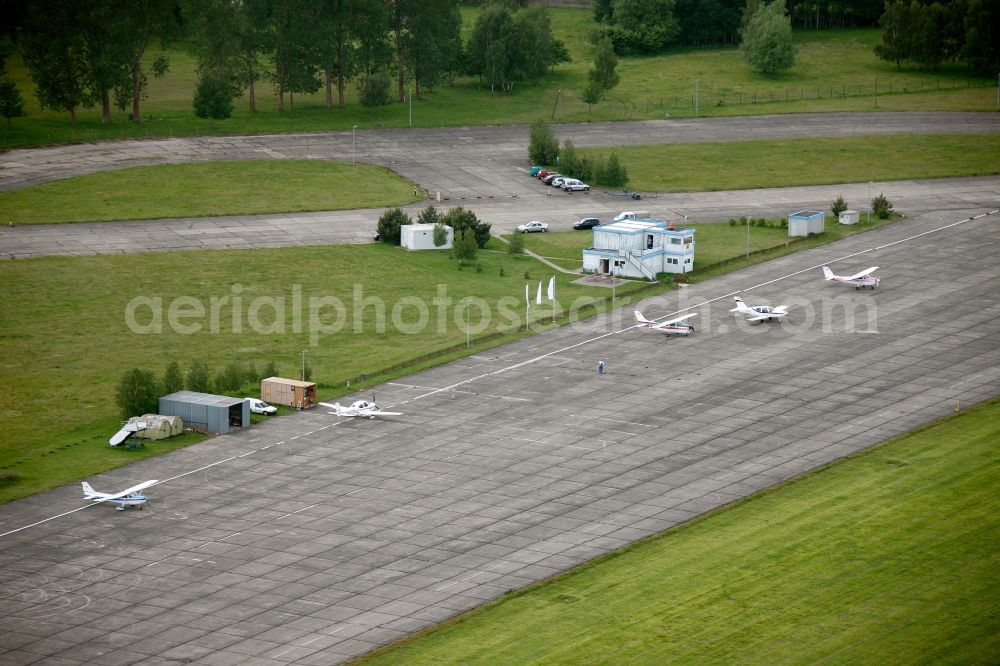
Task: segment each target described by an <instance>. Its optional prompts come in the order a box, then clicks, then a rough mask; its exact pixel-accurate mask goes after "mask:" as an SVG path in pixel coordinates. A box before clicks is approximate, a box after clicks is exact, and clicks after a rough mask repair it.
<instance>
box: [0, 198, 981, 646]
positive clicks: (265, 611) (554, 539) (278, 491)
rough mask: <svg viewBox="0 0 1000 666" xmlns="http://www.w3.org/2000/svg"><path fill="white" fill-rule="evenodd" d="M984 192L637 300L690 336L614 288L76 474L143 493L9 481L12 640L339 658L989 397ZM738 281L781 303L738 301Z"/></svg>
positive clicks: (1, 566) (7, 565)
mask: <svg viewBox="0 0 1000 666" xmlns="http://www.w3.org/2000/svg"><path fill="white" fill-rule="evenodd" d="M995 208H996V207H995V206H994V207H993V208H990V209H984V208H975V209H964V210H962V209H956V210H940V211H930V212H928V213H927V214H924V215H921V216H919V217H917V218H915V219H910V220H905V221H902V222H900V223H897V224H894V225H890V226H888V227H884V228H881V229H878V230H875V231H871V232H867V233H863V234H858V235H855V236H852V237H851V238H848V239H845V240H843V241H839V242H837V243H834V244H831V245H826V246H823V247H819V248H814V249H810V250H806V251H802V252H799V253H795V254H792V255H788V256H786V257H783V258H780V259H776V260H773V261H770V262H767V263H765V264H760V265H757V266H754V267H752V268H749V269H746V270H743V271H740V272H738V273H732V274H729V275H726V276H723V277H720V278H716V279H712V280H708V281H706V282H704V283H701V284H699V285H696V286H691V287H686V288H683V289H681V290H679V291H675V292H671V293H670V294H667V295H663V296H659V297H656V298H653V299H649V300H647V301H644V302H642V303H641V308H642V310H643V312H644V314H646V316H648V317H650V318H654V317H655V318H661V317H666V316H668V315H670V314H672V313H675V312H678V311H681V310H683V309H688V308H695V309H696V311H697V312H698V313H699V316H698V317H697V318H696V325H697V331H696V332H695V333H694V334H693V335H691V336H690V337H688V338H669V339H667V338H665V337H664V336H663V335H662V334H659V333H656V332H653V331H649V330H640V329H635V328H634V327H633V323H634V322H633V321H632V319H631V309H632V308H631V307H625V308H622V309H621V310H619V311H617V312H616V314H615V315H611V316H609V317H607V318H593V319H588V320H585V321H582V322H578V323H576V324H573V325H570V326H566V327H563V328H560V329H556V330H552V331H548V332H545V333H541V334H539V335H535V336H532V337H530V338H526V339H523V340H521V341H519V342H516V343H513V344H511V345H506V346H504V347H500V348H497V349H494V350H491V351H489V352H484V353H480V354H477V355H475V356H470V357H467V358H465V359H462V360H459V361H455V362H453V363H449V364H447V365H443V366H440V367H437V368H434V369H431V370H427V371H425V372H421V373H417V374H415V375H412V376H409V377H405V378H400V379H398V380H397V381H395V382H393V383H390V384H386V385H382V386H379V387H376V388H374V389H373V391H374V392H375V394H376V396H377V400H378V402H379V404H380V405H382V406H383V407H392V408H394V410H396V411H400V412H403V413H404V416H401V417H398V418H394V419H385V420H376V421H369V420H356V421H351V420H340V419H337V418H336V417H333V416H331V415H329V414H328V413H326V411H320V410H314V411H311V412H306V413H301V414H295V415H291V416H287V417H281V418H278V419H274V420H272V421H268V422H266V423H264V424H262V425H259V426H255V427H254V428H252V429H251V430H249V431H247V432H245V433H240V434H235V435H228V436H223V437H218V438H215V439H212V440H210V441H206V442H204V443H201V444H198V445H194V446H192V447H189V448H187V449H184V450H181V451H177V452H175V453H172V454H168V455H165V456H162V457H159V458H154V459H149V460H146V461H143V462H140V463H136V464H134V465H131V466H128V467H125V468H120V469H117V470H114V471H112V472H109V473H107V474H103V475H101V476H100V477H97V478H96V479H90V481H91V483H92V484H93V485H94V486H95V487H98V488H101V489H107V488H114V487H121V488H124V487H127V485H132V484H134V483H137V482H139V481H143V480H145V479H152V478H156V479H161V480H162V481H163V483H161V484H160V485H158V486H155V487H153V488H151V489H149V491H148V494H149V495H150V496H151V497H152V499H151V500H150V502H149V503H148V504H147V505H146V508H145V510H143V511H124V512H117V511H114V510H113V509H112V508H111V507H107V506H91V507H88V508H86V509H85V510H80V511H76V512H73V513H69V514H67V515H63V516H61V517H58V518H53V519H51V520H46V519H47V518H50V517H53V516H56V515H57V514H62V513H65V512H68V511H71V510H73V509H75V508H77V507H79V506H81V504H82V502H81V500H80V492H79V487H78V486H72V487H65V488H61V489H59V490H56V491H52V492H49V493H44V494H41V495H38V496H35V497H31V498H27V499H25V500H22V501H18V502H14V503H11V504H8V505H5V506H2V507H0V534H3V536H0V576H2V578H0V600H2V601H0V608H2V610H3V612H2V619H0V634H2V636H3V638H2V639H0V660H2V662H3V663H15V664H31V663H51V664H67V665H68V664H101V665H109V666H110V665H112V664H154V663H181V662H184V663H195V664H206V665H209V664H215V665H222V664H261V665H265V664H266V665H271V664H273V665H277V664H331V663H340V662H343V661H346V660H347V659H349V658H351V657H353V656H357V655H360V654H363V653H365V652H367V651H370V650H371V649H374V648H376V647H378V646H380V645H384V644H386V643H389V642H391V641H393V640H395V639H397V638H400V637H403V636H406V635H408V634H410V633H412V632H414V631H416V630H418V629H421V628H423V627H426V626H429V625H431V624H433V623H435V622H438V621H441V620H443V619H446V618H449V617H452V616H454V615H455V614H456V613H460V612H462V611H464V610H467V609H470V608H474V607H476V606H478V605H481V604H482V603H484V602H486V601H488V600H491V599H495V598H497V597H498V596H500V595H502V594H504V593H505V592H506V591H508V590H513V589H519V588H521V587H524V586H525V585H528V584H531V583H533V582H536V581H539V580H543V579H545V578H547V577H549V576H552V575H554V574H557V573H559V572H561V571H564V570H566V569H567V568H570V567H572V566H575V565H577V564H580V563H582V562H585V561H587V560H589V559H592V558H593V557H596V556H598V555H601V554H604V553H607V552H609V551H612V550H614V549H616V548H619V547H621V546H624V545H626V544H629V543H632V542H634V541H635V540H637V539H641V538H643V537H646V536H649V535H652V534H656V533H658V532H661V531H662V530H664V529H668V528H670V527H672V526H675V525H677V524H680V523H683V522H685V521H687V520H689V519H691V518H692V517H694V516H697V515H700V514H702V513H704V512H706V511H710V510H712V509H715V508H718V507H720V506H723V505H725V504H727V503H729V502H732V501H734V500H736V499H739V498H741V497H745V496H747V495H749V494H751V493H753V492H755V491H757V490H759V489H762V488H766V487H769V486H771V485H774V484H775V483H779V482H781V481H783V480H786V479H790V478H793V477H795V476H798V475H800V474H802V473H803V472H806V471H809V470H812V469H815V468H817V467H820V466H822V465H825V464H827V463H829V462H831V461H835V460H837V459H839V458H841V457H843V456H846V455H850V454H852V453H855V452H857V451H861V450H863V449H865V448H867V447H870V446H872V445H874V444H876V443H878V442H881V441H884V440H885V439H887V438H889V437H892V436H894V435H897V434H901V433H904V432H907V431H909V430H911V429H913V428H914V427H916V426H919V425H921V424H924V423H927V422H928V421H931V420H933V419H936V418H940V417H943V416H946V415H948V414H951V413H954V411H955V410H956V409H959V408H961V407H962V406H968V405H971V404H973V403H976V402H979V401H981V400H984V399H987V398H990V397H993V396H996V395H997V394H1000V265H998V264H997V262H996V257H997V256H998V254H1000V233H998V224H1000V213H997V212H996V210H995ZM827 263H829V264H830V266H831V268H833V269H834V271H835V272H838V273H851V272H856V271H858V270H861V269H863V268H866V267H868V266H873V265H878V266H880V267H881V269H880V271H879V274H880V277H881V278H882V284H881V286H880V287H879V288H878V289H876V290H873V291H872V290H869V291H855V290H854V289H852V288H849V287H844V286H842V285H833V284H828V283H825V282H824V281H823V280H822V277H821V274H820V270H819V266H822V265H825V264H827ZM737 293H739V294H741V295H742V297H743V298H744V299H745V300H746V301H747V302H748V304H751V305H756V304H769V305H778V304H788V305H789V306H790V312H791V314H790V317H789V319H790V321H788V322H785V323H782V324H747V323H745V322H743V321H742V320H739V319H734V318H733V317H732V316H731V315H730V313H729V312H728V310H729V308H730V307H732V295H734V294H737ZM598 360H604V361H605V362H606V364H607V373H606V374H604V375H599V374H598V373H597V372H596V364H597V362H598ZM357 397H358V398H360V397H364V398H368V397H370V394H369V393H365V394H364V395H359V396H357ZM351 399H355V398H351ZM43 520H46V522H40V523H39V521H43ZM33 523H39V524H37V525H35V526H33V527H30V528H27V529H19V528H22V527H25V526H26V525H30V524H33ZM13 530H18V531H13Z"/></svg>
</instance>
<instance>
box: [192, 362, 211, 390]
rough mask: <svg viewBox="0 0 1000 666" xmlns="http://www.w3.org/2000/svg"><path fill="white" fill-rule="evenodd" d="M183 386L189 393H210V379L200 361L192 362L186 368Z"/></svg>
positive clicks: (206, 369) (205, 367)
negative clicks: (184, 385)
mask: <svg viewBox="0 0 1000 666" xmlns="http://www.w3.org/2000/svg"><path fill="white" fill-rule="evenodd" d="M185 384H186V385H187V389H188V390H189V391H198V392H199V393H207V392H208V391H211V390H212V378H211V376H210V375H209V373H208V366H207V365H206V364H204V363H201V362H200V361H193V362H192V363H191V365H190V366H189V367H188V371H187V381H186V382H185Z"/></svg>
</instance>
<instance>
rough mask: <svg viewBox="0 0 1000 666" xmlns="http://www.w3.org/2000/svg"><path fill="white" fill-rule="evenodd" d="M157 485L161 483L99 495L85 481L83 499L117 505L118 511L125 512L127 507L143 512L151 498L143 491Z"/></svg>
mask: <svg viewBox="0 0 1000 666" xmlns="http://www.w3.org/2000/svg"><path fill="white" fill-rule="evenodd" d="M157 483H159V481H157V480H156V479H153V480H151V481H143V482H142V483H140V484H139V485H137V486H132V487H131V488H127V489H125V490H123V491H121V492H120V493H99V492H97V491H96V490H94V489H93V488H91V487H90V484H89V483H87V482H86V481H83V482H82V485H83V499H89V500H93V501H94V502H95V503H98V502H111V503H112V504H117V506H116V507H115V509H116V510H118V511H124V510H125V507H127V506H134V507H138V508H139V510H140V511H142V505H143V504H145V503H146V502H147V501H149V498H148V497H146V496H145V495H143V494H141V491H143V490H145V489H146V488H149V487H150V486H153V485H156V484H157Z"/></svg>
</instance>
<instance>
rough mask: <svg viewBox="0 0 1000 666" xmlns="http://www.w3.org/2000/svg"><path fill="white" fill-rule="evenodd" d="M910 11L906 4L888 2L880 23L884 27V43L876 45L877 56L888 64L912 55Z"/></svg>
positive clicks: (898, 65)
mask: <svg viewBox="0 0 1000 666" xmlns="http://www.w3.org/2000/svg"><path fill="white" fill-rule="evenodd" d="M909 16H910V9H909V7H908V6H907V5H906V3H904V2H901V1H900V0H896V1H895V2H887V3H886V5H885V12H884V13H883V14H882V18H880V19H879V23H880V24H881V25H882V43H881V44H876V45H875V55H877V56H878V57H879V58H881V59H882V60H885V61H887V62H895V63H896V69H900V62H901V61H903V60H906V59H907V58H909V55H910V45H909V41H910V36H909V29H910V17H909Z"/></svg>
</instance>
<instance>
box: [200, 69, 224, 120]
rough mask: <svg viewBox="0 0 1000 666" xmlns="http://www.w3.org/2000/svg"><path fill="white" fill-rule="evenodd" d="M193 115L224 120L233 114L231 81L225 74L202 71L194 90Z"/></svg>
mask: <svg viewBox="0 0 1000 666" xmlns="http://www.w3.org/2000/svg"><path fill="white" fill-rule="evenodd" d="M194 115H196V116H198V117H199V118H210V119H212V120H224V119H226V118H229V117H230V116H232V115H233V81H232V79H231V78H230V77H228V76H226V75H225V74H218V73H216V72H214V71H204V72H202V74H201V77H200V78H199V79H198V86H197V88H195V92H194Z"/></svg>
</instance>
